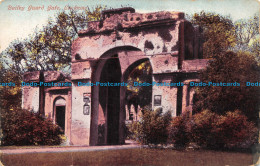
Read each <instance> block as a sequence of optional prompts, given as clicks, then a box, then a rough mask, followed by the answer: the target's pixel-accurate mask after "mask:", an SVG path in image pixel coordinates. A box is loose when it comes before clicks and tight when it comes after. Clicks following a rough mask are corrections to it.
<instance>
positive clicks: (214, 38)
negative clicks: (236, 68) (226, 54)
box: [191, 11, 236, 58]
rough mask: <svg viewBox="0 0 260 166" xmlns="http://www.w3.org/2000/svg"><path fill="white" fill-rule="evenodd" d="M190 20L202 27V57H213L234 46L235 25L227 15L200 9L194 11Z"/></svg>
mask: <svg viewBox="0 0 260 166" xmlns="http://www.w3.org/2000/svg"><path fill="white" fill-rule="evenodd" d="M191 22H192V23H193V24H196V25H199V26H200V27H202V28H203V38H204V43H203V57H204V58H214V57H216V56H218V55H219V54H220V53H222V52H223V51H226V50H227V49H229V48H231V47H233V46H235V44H236V36H235V27H234V24H233V22H232V20H231V19H230V18H229V17H225V16H222V15H219V14H215V13H206V12H204V11H202V12H200V13H195V14H194V15H193V16H192V19H191Z"/></svg>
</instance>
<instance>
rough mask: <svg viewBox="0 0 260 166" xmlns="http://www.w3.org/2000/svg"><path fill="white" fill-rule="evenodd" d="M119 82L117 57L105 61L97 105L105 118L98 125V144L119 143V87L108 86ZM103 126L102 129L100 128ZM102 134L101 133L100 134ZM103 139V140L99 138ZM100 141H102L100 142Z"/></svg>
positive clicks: (119, 73)
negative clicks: (103, 121) (98, 104)
mask: <svg viewBox="0 0 260 166" xmlns="http://www.w3.org/2000/svg"><path fill="white" fill-rule="evenodd" d="M120 82H121V68H120V63H119V59H118V55H117V54H115V55H113V56H112V57H110V58H109V59H107V60H106V63H105V65H104V67H103V69H102V72H101V76H100V84H103V86H100V88H99V96H100V97H99V103H100V105H101V107H102V110H103V112H102V111H100V112H99V113H100V114H103V115H101V117H102V116H104V117H105V123H104V124H102V123H101V124H99V144H103V143H106V144H118V143H119V142H118V141H119V139H118V138H119V112H120V86H110V85H108V84H111V85H112V84H115V83H116V84H117V83H120ZM100 120H101V119H100ZM102 125H103V128H102ZM102 132H103V133H102ZM101 137H103V138H101ZM101 140H104V142H102V141H101Z"/></svg>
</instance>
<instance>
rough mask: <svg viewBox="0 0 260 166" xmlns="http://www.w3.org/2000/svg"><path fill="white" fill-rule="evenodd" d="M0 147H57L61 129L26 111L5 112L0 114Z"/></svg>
mask: <svg viewBox="0 0 260 166" xmlns="http://www.w3.org/2000/svg"><path fill="white" fill-rule="evenodd" d="M1 118H2V119H1V120H2V121H1V122H2V124H1V126H2V130H3V137H2V140H1V142H2V145H59V144H60V143H61V141H62V139H61V137H60V135H61V134H62V131H61V128H60V127H59V126H57V125H55V124H53V123H52V121H51V120H49V119H44V118H43V117H41V116H39V115H38V114H35V113H33V112H29V111H27V110H21V109H14V110H5V111H2V114H1Z"/></svg>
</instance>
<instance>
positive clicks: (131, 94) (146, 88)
mask: <svg viewBox="0 0 260 166" xmlns="http://www.w3.org/2000/svg"><path fill="white" fill-rule="evenodd" d="M124 81H125V82H127V84H128V86H127V87H126V89H125V105H126V107H125V110H126V117H125V120H126V121H138V120H139V119H140V116H141V109H143V108H144V107H146V106H148V107H151V102H152V66H151V64H150V61H149V59H148V58H144V59H140V60H138V61H136V62H135V63H133V64H131V65H130V66H129V67H128V69H127V70H126V72H125V73H124Z"/></svg>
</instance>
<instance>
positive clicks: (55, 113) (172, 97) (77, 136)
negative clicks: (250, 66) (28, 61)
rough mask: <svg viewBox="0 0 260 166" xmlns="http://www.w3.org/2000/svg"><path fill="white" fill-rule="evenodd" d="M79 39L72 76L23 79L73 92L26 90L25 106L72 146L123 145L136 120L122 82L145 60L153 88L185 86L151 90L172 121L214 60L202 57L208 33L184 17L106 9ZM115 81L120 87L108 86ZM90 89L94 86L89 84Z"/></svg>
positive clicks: (33, 75)
mask: <svg viewBox="0 0 260 166" xmlns="http://www.w3.org/2000/svg"><path fill="white" fill-rule="evenodd" d="M78 35H79V37H78V38H77V39H76V40H75V41H74V42H73V44H72V55H71V56H72V57H71V75H70V76H65V75H64V74H62V73H60V72H56V71H35V72H28V73H25V74H24V82H37V83H39V82H44V83H52V84H53V83H64V84H65V83H71V84H67V85H71V86H24V87H23V101H22V107H23V108H24V109H29V110H33V111H34V112H38V113H40V114H42V115H44V116H45V117H47V118H51V119H52V120H53V122H54V123H56V124H58V125H59V126H60V127H61V128H62V129H64V134H65V135H66V137H67V139H68V142H69V144H70V145H100V144H108V145H109V144H123V143H124V141H125V134H124V133H125V131H124V130H125V122H126V120H129V119H131V118H132V115H131V116H130V115H129V113H128V111H126V101H125V96H126V88H127V87H126V86H121V83H123V84H122V85H124V84H125V83H127V78H128V76H129V74H130V73H131V71H132V70H133V69H134V68H135V67H137V66H138V65H140V64H141V63H143V62H146V61H148V62H149V63H150V65H151V68H152V82H155V84H156V83H163V84H166V85H170V84H173V83H174V84H176V85H177V83H179V84H181V85H182V86H157V85H155V86H151V87H152V107H153V109H157V108H162V109H163V111H168V110H170V111H171V113H172V116H177V115H180V114H181V113H182V112H184V111H186V110H191V107H192V101H193V100H192V99H193V94H194V90H193V87H190V86H189V82H191V81H193V82H196V81H199V80H198V79H197V77H198V75H197V73H198V72H199V71H200V70H201V69H204V68H205V67H206V65H207V60H206V59H202V58H203V57H202V36H201V29H200V28H199V27H193V26H192V24H191V23H190V22H189V21H187V20H185V18H184V13H182V12H168V11H162V12H155V13H145V14H144V13H136V12H135V9H133V8H130V7H129V8H120V9H112V10H106V11H103V12H102V19H101V20H100V21H94V22H89V23H88V28H87V29H86V30H83V31H80V32H79V34H78ZM108 82H109V83H114V84H115V83H117V85H120V86H102V85H101V83H108ZM79 83H80V84H81V85H79ZM97 83H98V85H96V84H97ZM64 84H59V85H64ZM86 84H89V85H91V84H92V85H93V86H82V85H86ZM47 85H48V84H47Z"/></svg>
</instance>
